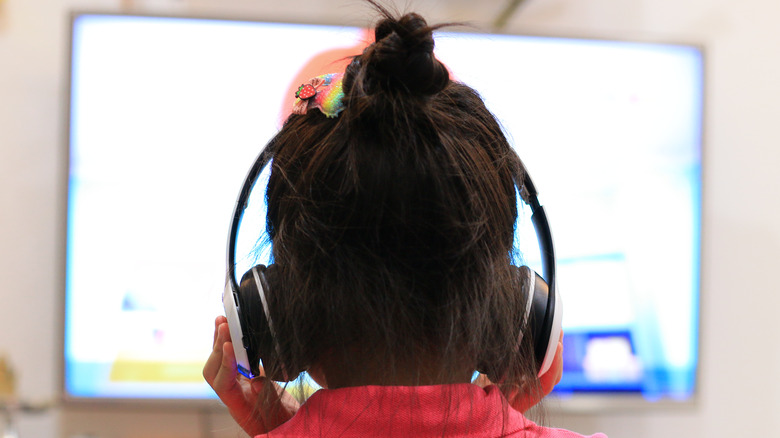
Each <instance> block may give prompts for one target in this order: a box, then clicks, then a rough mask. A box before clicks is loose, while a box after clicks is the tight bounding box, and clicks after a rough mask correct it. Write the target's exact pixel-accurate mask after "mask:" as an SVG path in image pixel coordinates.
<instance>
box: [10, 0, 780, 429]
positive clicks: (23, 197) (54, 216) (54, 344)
mask: <svg viewBox="0 0 780 438" xmlns="http://www.w3.org/2000/svg"><path fill="white" fill-rule="evenodd" d="M404 5H405V4H401V5H400V6H401V7H403V6H404ZM510 5H511V3H510V2H508V1H505V0H481V1H479V2H476V1H468V0H450V1H444V0H416V1H413V2H411V1H410V2H408V6H407V9H410V10H416V11H418V12H420V13H422V14H423V15H425V16H426V17H427V18H429V19H430V21H433V22H436V21H468V22H471V23H473V24H475V25H476V26H477V27H478V28H479V29H482V30H485V31H491V30H497V28H498V30H501V31H503V32H509V33H523V34H540V35H550V36H576V37H596V38H610V39H620V40H623V39H625V40H633V39H639V40H651V41H661V42H683V43H692V44H698V45H701V46H703V47H704V50H705V75H706V85H705V115H704V146H703V178H704V181H703V209H702V223H703V225H702V260H701V262H702V271H701V313H700V315H701V333H700V354H701V355H700V363H699V373H698V393H697V400H696V402H695V403H692V404H686V405H683V406H673V407H669V406H657V407H656V406H651V407H646V408H642V409H620V410H613V411H609V412H604V411H602V412H595V413H593V412H591V413H572V412H562V411H559V410H557V409H556V404H555V402H552V403H550V404H549V405H548V409H549V415H548V422H549V423H551V424H552V425H555V426H558V427H565V428H570V429H573V430H576V431H578V432H581V433H593V432H597V431H601V432H604V433H606V434H608V435H609V436H610V437H613V438H620V437H638V438H643V437H656V436H665V437H677V436H680V437H683V436H684V437H692V438H695V437H708V438H711V437H731V436H774V435H776V430H778V429H780V418H778V416H777V415H774V413H775V412H776V411H777V410H778V409H780V379H778V378H777V377H776V376H775V375H774V371H775V370H777V369H780V343H778V340H779V339H780V336H779V335H780V324H777V323H776V319H777V318H776V317H775V315H774V313H775V309H776V308H778V307H780V298H778V296H777V294H776V293H775V290H774V279H773V278H772V277H771V275H772V274H771V273H772V272H773V268H774V265H775V263H776V262H777V261H778V260H780V204H778V198H779V196H778V195H779V194H780V193H778V192H779V191H780V189H779V187H780V176H778V172H776V170H775V167H776V166H777V164H778V163H780V150H779V148H778V147H777V145H778V144H780V134H779V133H778V132H777V130H776V129H775V128H776V126H777V125H778V123H777V122H776V121H774V120H775V118H776V116H777V115H778V114H780V103H778V98H780V85H779V84H778V83H777V81H776V78H777V77H780V61H778V60H777V56H776V55H777V53H778V52H779V50H778V49H780V28H778V26H777V25H776V17H778V16H780V4H778V3H777V2H771V1H768V0H745V1H742V2H736V3H735V2H725V1H722V0H709V1H704V0H677V1H671V0H654V1H649V0H644V1H643V0H526V1H523V2H518V4H517V8H516V9H514V10H513V12H512V13H511V14H502V13H503V12H505V11H507V8H508V7H509V6H510ZM74 10H77V11H93V12H128V13H140V14H172V15H195V16H204V17H216V18H241V19H257V20H280V21H285V20H289V21H303V22H315V23H319V22H324V23H331V24H345V25H352V26H364V25H367V24H369V22H370V18H371V17H372V16H373V15H372V13H371V12H370V10H369V9H368V8H367V7H365V6H364V5H362V4H361V2H359V1H357V0H317V1H315V0H287V1H286V2H275V1H273V2H272V1H265V0H221V1H215V0H136V1H131V0H121V1H120V0H79V1H77V0H0V63H1V64H0V175H2V185H0V211H1V212H2V213H0V357H3V358H5V361H7V363H8V364H10V366H11V367H13V369H14V370H15V377H16V387H15V391H16V393H17V394H19V396H20V397H21V398H23V399H24V400H28V401H30V402H32V403H33V404H38V405H46V404H48V403H49V402H50V401H52V400H56V399H57V398H58V397H59V392H60V388H59V386H60V377H59V373H60V361H61V359H60V356H61V346H60V345H61V326H62V323H61V309H60V306H61V294H62V290H63V286H62V276H61V273H62V271H61V270H62V263H63V257H64V251H63V232H64V229H63V216H62V215H63V203H64V201H63V196H64V195H65V188H64V181H65V175H66V172H67V170H66V162H67V145H66V110H67V87H68V83H67V80H68V79H67V78H68V71H67V69H68V44H69V16H70V13H71V11H74ZM773 145H774V146H773ZM669 213H670V214H674V212H669ZM655 272H656V273H657V275H656V276H655V277H654V278H647V281H648V282H650V283H657V284H658V287H663V284H664V266H663V263H662V262H659V266H658V267H657V269H656V271H655ZM669 305H670V306H674V303H673V302H671V303H669ZM211 323H212V320H205V321H204V325H208V326H210V325H211ZM95 329H96V330H100V328H99V327H96V328H95ZM206 342H208V340H206ZM15 418H16V424H17V426H18V427H17V428H18V432H19V435H20V436H21V437H22V438H28V437H65V438H71V437H76V436H82V437H83V436H95V437H101V438H103V437H105V438H108V437H117V438H124V437H127V438H133V437H171V438H178V437H197V436H204V437H206V436H219V437H222V436H224V437H236V436H243V435H242V434H241V432H240V430H239V429H238V428H237V427H236V426H235V425H234V424H233V423H232V422H231V421H230V419H229V418H227V416H226V415H225V414H224V413H223V412H220V411H219V410H200V409H192V408H176V407H166V408H143V407H139V406H135V407H132V408H127V407H124V408H123V407H120V406H66V407H61V406H56V405H55V406H54V407H52V408H49V409H46V410H44V411H43V412H39V413H18V414H17V415H16V417H15ZM204 430H207V431H209V432H208V433H206V432H204Z"/></svg>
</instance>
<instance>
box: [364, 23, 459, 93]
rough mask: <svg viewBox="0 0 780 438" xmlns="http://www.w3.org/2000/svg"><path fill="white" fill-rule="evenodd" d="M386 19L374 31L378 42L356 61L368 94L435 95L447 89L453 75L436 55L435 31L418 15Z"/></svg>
mask: <svg viewBox="0 0 780 438" xmlns="http://www.w3.org/2000/svg"><path fill="white" fill-rule="evenodd" d="M383 12H384V11H383ZM384 15H385V18H384V19H382V20H381V21H380V22H379V23H378V24H377V26H376V28H375V30H374V35H375V38H376V42H375V43H374V44H372V45H371V46H369V47H368V48H367V49H366V50H365V51H364V52H363V55H362V56H360V57H358V59H356V61H358V62H357V63H356V64H357V65H356V66H355V67H357V68H359V69H361V70H364V71H363V72H359V73H358V77H360V78H361V79H362V81H361V82H362V85H363V90H364V92H365V93H366V94H374V93H376V92H378V91H380V90H381V91H396V90H398V91H407V92H409V93H412V94H422V95H431V94H435V93H437V92H439V91H441V90H442V89H444V87H445V86H446V85H447V83H448V82H449V71H447V68H446V67H445V66H444V64H442V63H441V62H439V60H437V59H436V57H435V56H434V55H433V47H434V41H433V31H434V30H435V27H431V26H428V23H427V22H426V21H425V19H424V18H423V17H421V16H420V15H418V14H414V13H410V14H406V15H404V16H403V17H401V18H400V19H395V18H393V17H391V16H390V15H389V14H387V13H385V14H384ZM360 73H362V74H360Z"/></svg>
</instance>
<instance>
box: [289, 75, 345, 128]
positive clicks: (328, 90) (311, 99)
mask: <svg viewBox="0 0 780 438" xmlns="http://www.w3.org/2000/svg"><path fill="white" fill-rule="evenodd" d="M343 78H344V75H343V74H342V73H330V74H326V75H322V76H317V77H315V78H314V79H312V80H310V81H309V82H308V83H306V84H301V86H300V87H298V91H296V92H295V104H294V105H293V110H292V112H293V114H306V112H307V111H309V109H311V108H318V109H319V110H320V111H322V113H323V114H325V115H326V116H328V117H336V116H338V115H339V113H340V112H341V111H342V110H344V103H343V98H344V91H343V90H342V88H341V81H342V79H343Z"/></svg>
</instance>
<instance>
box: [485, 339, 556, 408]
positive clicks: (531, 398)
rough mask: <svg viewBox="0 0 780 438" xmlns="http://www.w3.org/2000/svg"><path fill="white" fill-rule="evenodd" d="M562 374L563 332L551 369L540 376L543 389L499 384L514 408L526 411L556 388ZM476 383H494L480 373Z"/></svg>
mask: <svg viewBox="0 0 780 438" xmlns="http://www.w3.org/2000/svg"><path fill="white" fill-rule="evenodd" d="M562 375H563V332H561V337H560V338H559V339H558V347H557V348H556V350H555V358H554V359H553V362H552V364H551V365H550V369H549V370H547V372H546V373H544V374H542V375H541V376H539V383H540V386H541V388H540V389H541V391H539V392H538V393H536V394H527V393H521V392H520V390H519V388H516V387H511V388H510V387H507V386H506V385H501V384H500V383H499V384H498V385H497V386H498V387H499V388H501V392H503V393H504V396H506V398H507V400H508V401H509V404H510V406H512V408H514V409H515V410H518V411H520V412H526V411H527V410H529V409H531V408H532V407H533V406H534V405H536V404H537V403H539V402H540V401H542V399H543V398H544V397H546V396H547V395H548V394H550V393H551V392H552V390H553V388H555V385H557V384H558V383H559V382H560V381H561V376H562ZM474 383H476V384H477V385H479V386H482V387H485V386H487V385H492V384H494V383H493V382H491V381H490V380H489V379H488V378H487V376H485V375H484V374H480V375H479V377H477V380H476V381H475V382H474Z"/></svg>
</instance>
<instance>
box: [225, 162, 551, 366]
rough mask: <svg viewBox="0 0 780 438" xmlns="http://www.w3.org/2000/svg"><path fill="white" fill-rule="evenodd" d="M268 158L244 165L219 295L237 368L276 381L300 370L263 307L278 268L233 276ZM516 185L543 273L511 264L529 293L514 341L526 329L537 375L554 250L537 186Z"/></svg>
mask: <svg viewBox="0 0 780 438" xmlns="http://www.w3.org/2000/svg"><path fill="white" fill-rule="evenodd" d="M272 158H273V154H272V152H271V148H270V147H266V148H265V149H264V150H263V151H262V152H261V153H260V155H259V156H258V157H257V159H256V160H255V163H254V164H253V165H252V168H251V169H250V170H249V173H248V175H247V177H246V179H245V180H244V184H243V186H242V188H241V192H240V193H239V195H238V201H237V202H236V206H235V209H234V211H233V220H232V221H231V225H230V233H229V235H228V248H227V268H228V269H227V272H228V279H227V284H226V286H225V292H224V294H223V295H222V304H223V306H224V307H225V315H226V316H227V320H228V327H229V329H230V337H231V340H232V342H233V349H234V351H235V354H236V364H237V368H238V372H239V373H241V374H242V375H244V376H246V377H247V378H250V379H251V378H254V377H257V376H259V375H260V362H261V361H262V363H263V371H264V374H265V375H266V376H267V377H269V378H271V379H272V380H276V381H290V380H294V379H295V378H297V377H298V375H299V374H300V373H301V372H303V371H305V370H304V369H294V368H293V367H292V366H291V365H290V364H289V363H285V362H286V361H285V360H284V359H283V357H284V356H283V354H282V351H280V348H279V344H278V343H277V342H276V341H275V337H276V333H275V330H274V325H273V321H272V319H271V313H270V310H269V308H268V296H269V295H270V294H272V293H274V292H273V290H274V289H277V287H278V286H277V287H274V285H278V284H279V281H278V280H277V277H278V269H279V267H278V266H277V265H274V264H271V265H269V266H264V265H262V264H259V265H255V266H254V267H252V268H251V269H249V270H248V271H247V272H246V273H245V274H244V275H243V277H242V279H241V282H240V283H239V282H238V281H236V273H235V271H236V258H235V256H236V243H237V239H238V230H239V228H240V226H241V222H242V219H243V216H244V212H245V211H246V209H247V206H248V205H249V196H250V193H251V192H252V189H253V188H254V186H255V184H256V183H257V182H258V179H259V178H260V175H261V174H268V172H269V171H270V163H271V160H272ZM523 170H524V169H523ZM515 186H516V191H517V195H518V197H519V198H520V199H522V201H523V202H525V203H526V204H527V205H528V206H529V207H530V208H531V213H532V215H531V221H532V222H533V225H534V229H535V230H536V236H537V240H538V244H539V247H540V249H541V255H542V268H543V272H544V276H540V275H538V274H537V273H536V272H534V271H533V270H532V269H530V268H528V267H527V266H521V267H516V269H517V270H518V272H519V273H520V275H523V276H525V277H526V281H525V282H524V287H523V290H522V291H520V292H518V293H525V294H527V295H528V299H527V300H526V308H525V310H524V314H523V315H518V330H519V334H518V343H517V345H520V340H522V337H523V332H524V331H525V332H529V331H530V333H531V334H532V336H533V340H534V356H535V357H536V366H537V369H538V375H539V376H541V375H542V374H544V373H546V372H547V370H549V369H550V366H551V365H552V362H553V359H554V358H555V352H556V348H557V345H558V339H559V337H560V334H561V315H562V313H563V308H562V303H561V298H560V295H559V294H558V291H557V282H556V278H555V252H554V249H553V241H552V235H551V233H550V226H549V224H548V222H547V215H546V214H545V212H544V208H543V207H542V205H541V204H540V203H539V199H538V197H537V192H536V188H535V186H534V184H533V182H532V181H531V178H530V176H529V175H528V173H527V172H523V175H522V179H521V178H520V175H517V176H516V177H515ZM264 193H265V190H263V194H264ZM263 200H265V198H264V197H263ZM277 290H278V289H277ZM524 326H525V327H524Z"/></svg>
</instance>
